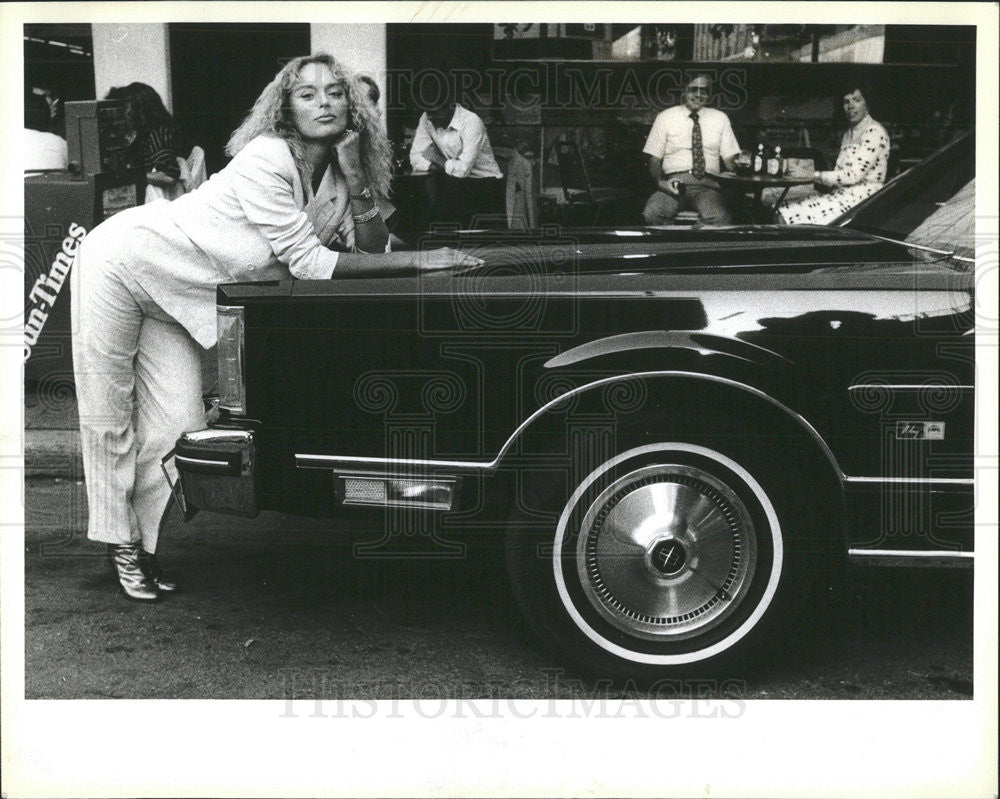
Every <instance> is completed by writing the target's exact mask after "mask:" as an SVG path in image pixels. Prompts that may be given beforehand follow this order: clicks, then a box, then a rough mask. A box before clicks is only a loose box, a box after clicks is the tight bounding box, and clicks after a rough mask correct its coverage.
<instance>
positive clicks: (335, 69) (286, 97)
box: [226, 53, 392, 197]
mask: <svg viewBox="0 0 1000 799" xmlns="http://www.w3.org/2000/svg"><path fill="white" fill-rule="evenodd" d="M307 64H323V65H324V66H326V67H327V68H328V69H329V70H330V72H332V73H333V77H334V79H335V80H338V81H341V82H342V83H343V84H344V90H345V91H346V92H347V99H348V104H349V105H350V109H351V127H353V128H354V129H355V130H356V131H357V132H358V138H359V140H360V141H359V143H360V145H361V165H362V166H363V167H364V170H365V175H366V176H367V177H368V181H369V183H370V185H371V187H372V190H373V191H374V192H375V193H376V194H377V195H379V196H381V197H387V196H388V195H389V188H390V185H389V183H390V178H391V174H392V148H391V146H390V145H389V140H388V139H387V138H386V135H385V132H384V131H383V130H382V122H381V119H380V118H379V116H378V111H377V109H376V108H375V107H374V106H373V105H372V104H371V100H370V99H369V98H368V95H367V90H366V89H367V87H365V86H364V84H361V83H359V82H358V81H356V80H354V76H353V74H352V73H351V71H350V70H349V69H347V67H345V66H344V65H343V64H341V63H340V62H339V61H337V60H336V59H335V58H334V57H333V56H332V55H330V54H328V53H314V54H313V55H308V56H300V57H299V58H295V59H293V60H291V61H289V62H288V63H287V64H285V66H284V67H282V69H281V71H280V72H279V73H278V74H277V75H275V76H274V79H273V80H272V81H271V82H270V83H269V84H267V86H265V87H264V91H262V92H261V93H260V97H258V98H257V101H256V102H255V103H254V104H253V108H251V109H250V113H249V114H247V117H246V119H244V120H243V123H242V124H241V125H240V126H239V127H238V128H237V129H236V130H234V131H233V135H232V136H230V137H229V143H228V144H227V145H226V153H227V154H228V155H231V156H232V155H236V154H237V153H238V152H239V151H240V150H242V149H243V148H244V147H246V146H247V144H249V143H250V141H252V140H253V139H255V138H257V137H258V136H261V135H271V136H280V137H281V138H282V139H284V140H285V141H287V142H288V149H289V150H291V151H292V157H293V158H294V159H295V164H296V166H298V168H299V172H300V173H301V174H302V177H303V180H304V181H306V182H308V180H309V175H308V173H309V168H308V166H307V165H306V163H305V161H304V159H303V158H302V149H303V145H302V137H301V136H300V135H299V131H298V130H297V129H296V127H295V124H294V122H293V121H292V113H291V99H290V98H291V92H292V88H293V87H294V85H295V81H296V80H297V79H298V76H299V73H300V72H301V71H302V68H303V67H305V66H306V65H307Z"/></svg>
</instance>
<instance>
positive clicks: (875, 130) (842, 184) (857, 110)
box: [778, 84, 890, 225]
mask: <svg viewBox="0 0 1000 799" xmlns="http://www.w3.org/2000/svg"><path fill="white" fill-rule="evenodd" d="M871 96H872V92H871V89H870V87H868V86H867V85H864V84H851V85H850V86H848V87H847V88H846V90H845V91H844V92H843V95H842V98H843V108H844V115H845V116H846V117H847V124H848V125H849V127H848V129H847V132H846V133H845V134H844V137H843V139H841V142H840V153H839V154H838V155H837V164H836V166H835V167H834V168H833V169H831V170H829V171H824V172H817V173H816V175H815V178H814V183H815V185H816V187H817V189H818V190H819V191H818V193H814V194H810V195H808V196H806V197H802V198H801V199H796V200H793V201H791V202H787V203H785V204H784V205H782V206H781V207H780V208H779V209H778V217H779V220H780V221H781V222H784V223H785V224H789V225H806V224H815V225H822V224H825V223H827V222H829V221H831V220H833V219H836V218H837V217H838V216H840V215H841V214H842V213H844V212H845V211H847V210H849V209H851V208H853V207H854V206H855V205H857V204H858V203H859V202H861V201H862V200H863V199H865V198H866V197H869V196H870V195H872V194H874V193H875V192H877V191H878V190H879V189H880V188H882V184H883V183H885V178H886V174H887V173H888V171H889V144H890V143H889V134H888V133H887V132H886V129H885V128H884V127H883V126H882V125H880V124H879V123H878V122H876V121H875V120H874V119H872V117H871V113H870V112H869V108H868V98H870V97H871Z"/></svg>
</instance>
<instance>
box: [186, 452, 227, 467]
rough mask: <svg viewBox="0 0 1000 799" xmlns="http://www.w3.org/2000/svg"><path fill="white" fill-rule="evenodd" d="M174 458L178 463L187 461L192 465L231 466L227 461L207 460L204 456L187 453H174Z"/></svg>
mask: <svg viewBox="0 0 1000 799" xmlns="http://www.w3.org/2000/svg"><path fill="white" fill-rule="evenodd" d="M174 459H175V460H176V461H177V462H178V463H189V464H191V465H192V466H213V467H217V468H219V469H226V470H228V469H230V468H231V467H230V464H229V462H228V461H209V460H205V459H204V458H192V457H190V456H188V455H174Z"/></svg>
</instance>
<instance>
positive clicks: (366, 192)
mask: <svg viewBox="0 0 1000 799" xmlns="http://www.w3.org/2000/svg"><path fill="white" fill-rule="evenodd" d="M347 196H348V197H350V198H351V199H352V200H370V199H371V198H372V190H371V189H370V188H368V186H365V187H364V188H363V189H362V190H361V193H360V194H348V195H347Z"/></svg>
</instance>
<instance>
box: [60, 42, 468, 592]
mask: <svg viewBox="0 0 1000 799" xmlns="http://www.w3.org/2000/svg"><path fill="white" fill-rule="evenodd" d="M350 77H351V76H350V73H349V72H348V71H347V70H346V69H345V68H344V67H343V66H342V65H341V64H339V63H338V62H337V61H336V60H335V59H334V58H332V57H331V56H329V55H326V54H319V55H313V56H308V57H303V58H297V59H295V60H294V61H291V62H290V63H289V64H288V65H287V66H285V67H284V68H283V69H282V70H281V71H280V72H279V73H278V74H277V76H276V77H275V78H274V80H273V81H272V82H271V83H270V84H269V85H268V86H267V87H266V88H265V89H264V91H263V92H262V93H261V95H260V97H259V98H258V100H257V102H256V103H255V105H254V107H253V110H252V111H251V112H250V114H249V116H248V117H247V119H246V120H245V121H244V123H243V124H242V125H241V126H240V128H239V129H238V130H237V131H236V132H235V133H234V134H233V136H232V138H231V139H230V142H229V148H228V150H229V153H230V154H231V155H232V156H233V160H232V161H231V162H230V164H229V165H228V166H227V167H226V168H225V169H223V170H222V171H221V172H219V173H217V174H215V175H213V176H212V178H211V179H210V180H208V181H207V182H206V183H204V184H202V185H201V186H200V187H199V188H198V189H196V190H195V191H193V192H191V193H189V194H186V195H184V196H182V197H180V198H179V199H177V200H175V201H174V202H165V201H162V202H155V203H152V204H150V205H145V206H140V207H138V208H133V209H129V210H127V211H123V212H121V213H119V214H117V215H116V216H114V217H112V218H111V219H109V220H107V221H106V222H104V223H103V224H101V225H100V226H99V227H97V228H96V229H95V230H94V231H93V232H92V233H91V234H90V235H89V236H87V238H86V239H85V240H84V241H83V243H82V245H81V246H80V249H79V251H78V253H77V259H76V264H75V268H74V269H73V294H72V297H73V330H74V336H73V361H74V373H75V378H76V389H77V401H78V404H79V410H80V432H81V446H82V450H83V461H84V472H85V475H86V482H87V500H88V506H89V511H90V520H89V524H88V530H87V535H88V537H89V538H91V539H93V540H95V541H102V542H105V543H107V544H108V545H109V551H110V555H111V558H112V561H113V563H114V566H115V570H116V573H117V576H118V581H119V583H120V584H121V587H122V588H123V590H124V591H125V593H126V595H127V596H128V597H130V598H132V599H135V600H140V601H147V602H151V601H155V600H157V599H159V598H160V596H161V594H163V593H165V592H169V591H171V590H174V589H175V588H176V586H175V585H174V584H172V583H170V582H168V581H167V580H165V579H164V578H163V576H162V574H161V572H160V570H159V567H158V564H157V562H156V558H155V552H156V545H157V538H158V533H159V523H160V519H161V517H162V515H163V511H164V509H165V507H166V504H167V500H168V498H169V486H168V484H167V482H166V480H165V479H164V476H163V474H162V472H161V469H160V460H161V458H162V457H163V455H164V454H165V453H167V452H168V451H169V450H170V448H171V447H172V446H173V442H174V441H175V440H176V438H177V437H178V436H179V435H180V434H181V433H183V432H185V431H187V430H191V429H194V428H196V427H198V426H200V425H201V424H202V423H203V420H204V412H203V408H202V404H201V372H200V355H199V350H198V347H199V345H200V346H201V347H205V348H208V347H211V346H212V345H213V344H214V343H215V339H216V320H215V287H216V285H217V284H219V283H227V282H233V281H256V280H275V279H282V278H285V279H287V278H288V277H289V275H291V276H294V277H296V278H308V279H325V278H331V277H347V276H361V275H385V274H391V273H393V272H398V271H402V270H412V269H417V270H434V269H446V268H449V267H453V266H471V265H475V264H477V263H479V261H478V259H476V258H473V257H471V256H468V255H465V254H463V253H460V252H457V251H454V250H450V249H440V250H434V251H428V252H423V253H417V252H389V251H388V240H389V236H388V232H387V230H386V227H385V223H384V222H383V220H382V216H381V214H380V211H379V206H378V200H379V198H380V197H384V196H385V194H386V193H387V191H388V188H389V174H390V149H389V145H388V142H387V141H386V139H385V135H384V134H383V132H382V129H381V125H380V124H379V123H378V120H377V118H376V116H375V112H374V110H373V109H372V107H371V104H370V103H368V102H367V98H362V97H361V96H360V94H359V92H360V90H359V89H358V88H356V85H355V83H354V82H353V81H352V80H351V79H350Z"/></svg>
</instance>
